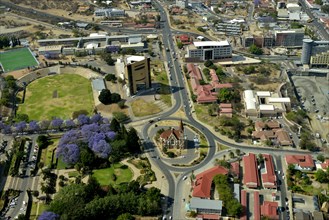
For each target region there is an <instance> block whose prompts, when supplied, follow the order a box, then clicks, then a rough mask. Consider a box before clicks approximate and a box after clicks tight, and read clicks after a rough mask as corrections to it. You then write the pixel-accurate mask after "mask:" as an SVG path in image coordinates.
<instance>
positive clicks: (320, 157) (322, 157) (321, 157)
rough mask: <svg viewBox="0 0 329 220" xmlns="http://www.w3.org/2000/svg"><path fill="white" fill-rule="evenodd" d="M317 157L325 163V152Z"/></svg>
mask: <svg viewBox="0 0 329 220" xmlns="http://www.w3.org/2000/svg"><path fill="white" fill-rule="evenodd" d="M316 159H317V160H318V161H321V162H322V163H323V162H324V160H325V159H326V158H325V157H324V156H323V154H319V155H318V156H317V157H316Z"/></svg>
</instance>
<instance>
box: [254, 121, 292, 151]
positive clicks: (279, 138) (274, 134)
mask: <svg viewBox="0 0 329 220" xmlns="http://www.w3.org/2000/svg"><path fill="white" fill-rule="evenodd" d="M251 136H252V139H253V140H257V141H258V140H260V141H263V142H265V141H267V140H270V141H271V142H272V143H274V142H275V143H274V144H275V145H279V146H292V145H293V142H292V140H291V138H290V135H289V134H288V132H287V131H285V130H284V129H282V128H281V126H280V123H279V122H278V121H275V120H271V121H267V122H263V121H256V122H255V131H253V132H252V134H251Z"/></svg>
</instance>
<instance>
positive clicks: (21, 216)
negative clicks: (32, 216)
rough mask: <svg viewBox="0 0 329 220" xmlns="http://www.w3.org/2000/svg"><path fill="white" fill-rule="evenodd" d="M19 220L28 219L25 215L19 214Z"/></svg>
mask: <svg viewBox="0 0 329 220" xmlns="http://www.w3.org/2000/svg"><path fill="white" fill-rule="evenodd" d="M17 219H18V220H25V219H27V218H26V217H25V215H24V214H19V215H18V218H17Z"/></svg>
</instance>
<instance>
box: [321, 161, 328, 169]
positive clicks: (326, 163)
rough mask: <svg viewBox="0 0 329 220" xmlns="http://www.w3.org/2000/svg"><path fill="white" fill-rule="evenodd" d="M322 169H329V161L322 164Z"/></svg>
mask: <svg viewBox="0 0 329 220" xmlns="http://www.w3.org/2000/svg"><path fill="white" fill-rule="evenodd" d="M321 167H322V169H327V168H328V167H329V159H326V160H325V161H324V162H323V163H321Z"/></svg>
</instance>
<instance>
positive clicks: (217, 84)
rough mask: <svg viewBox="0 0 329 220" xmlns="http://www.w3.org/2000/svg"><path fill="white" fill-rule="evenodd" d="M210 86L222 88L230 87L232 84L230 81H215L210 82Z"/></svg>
mask: <svg viewBox="0 0 329 220" xmlns="http://www.w3.org/2000/svg"><path fill="white" fill-rule="evenodd" d="M212 86H213V87H214V88H216V89H224V88H228V89H229V88H232V87H233V85H232V84H231V83H216V82H212Z"/></svg>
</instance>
